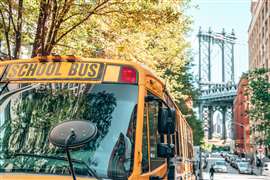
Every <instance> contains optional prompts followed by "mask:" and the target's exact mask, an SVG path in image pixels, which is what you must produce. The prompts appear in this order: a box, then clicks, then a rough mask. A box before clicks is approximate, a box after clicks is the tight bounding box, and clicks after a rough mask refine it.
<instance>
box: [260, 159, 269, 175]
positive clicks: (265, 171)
mask: <svg viewBox="0 0 270 180" xmlns="http://www.w3.org/2000/svg"><path fill="white" fill-rule="evenodd" d="M262 175H263V176H268V177H270V162H264V163H263V169H262Z"/></svg>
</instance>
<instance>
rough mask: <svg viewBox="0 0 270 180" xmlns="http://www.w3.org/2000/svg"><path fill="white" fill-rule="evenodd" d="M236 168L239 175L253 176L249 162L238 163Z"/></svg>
mask: <svg viewBox="0 0 270 180" xmlns="http://www.w3.org/2000/svg"><path fill="white" fill-rule="evenodd" d="M237 167H238V168H237V169H238V171H239V173H240V174H253V172H252V168H251V165H250V164H249V162H239V163H238V164H237Z"/></svg>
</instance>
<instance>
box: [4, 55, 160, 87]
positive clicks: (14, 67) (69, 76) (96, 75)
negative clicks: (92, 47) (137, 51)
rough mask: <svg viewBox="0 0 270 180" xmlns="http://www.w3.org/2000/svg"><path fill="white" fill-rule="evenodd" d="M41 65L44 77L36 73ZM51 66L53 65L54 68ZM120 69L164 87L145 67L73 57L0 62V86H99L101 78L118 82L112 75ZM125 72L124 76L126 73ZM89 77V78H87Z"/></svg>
mask: <svg viewBox="0 0 270 180" xmlns="http://www.w3.org/2000/svg"><path fill="white" fill-rule="evenodd" d="M93 63H94V64H93ZM39 64H40V65H39ZM44 64H48V67H47V70H48V71H49V72H47V73H46V69H45V70H44V71H43V72H38V71H39V70H40V69H42V68H46V67H39V66H45V65H44ZM49 64H50V65H49ZM52 64H55V66H54V65H52ZM56 64H61V66H60V65H59V66H57V65H56ZM71 64H74V66H71ZM76 64H78V65H76ZM75 65H76V67H75ZM82 66H84V67H82ZM123 66H125V67H130V68H131V69H132V68H134V69H135V70H136V72H138V73H139V74H138V75H139V76H149V77H152V78H154V79H156V80H157V81H158V82H159V84H161V85H162V88H164V83H163V82H162V80H161V79H160V78H158V77H157V76H156V75H155V73H154V72H153V71H152V70H150V69H149V68H148V67H147V66H145V65H143V64H141V63H138V62H132V61H123V60H115V59H102V58H81V57H76V56H38V57H34V58H30V59H18V60H5V61H1V62H0V77H1V81H2V82H3V81H9V82H12V81H13V82H19V81H20V82H22V81H53V80H69V81H72V80H76V82H80V81H84V82H85V81H98V82H101V81H102V79H101V78H102V76H103V77H104V78H107V80H108V81H116V80H118V76H117V73H116V72H118V74H119V73H121V72H120V71H121V67H123ZM76 68H77V71H79V70H81V71H83V72H77V74H76V73H75V69H76ZM87 68H88V70H89V72H87V70H86V69H87ZM108 68H110V70H108ZM68 69H69V72H68ZM53 70H54V73H53ZM57 70H58V71H57ZM72 70H74V71H72ZM91 70H92V71H91ZM95 70H99V71H100V72H95ZM128 70H130V69H128ZM128 70H127V73H128V72H129V71H128ZM40 71H42V70H40ZM71 71H72V72H73V73H72V72H71ZM101 71H106V72H101ZM108 71H110V73H109V74H108V75H107V74H106V73H107V72H108ZM57 73H58V74H57ZM85 73H86V74H85ZM5 74H6V75H5ZM130 74H132V71H131V72H130ZM80 75H81V76H80ZM89 75H91V77H90V78H89ZM106 75H107V76H106ZM86 76H87V77H86ZM116 76H117V77H116ZM137 83H144V82H141V81H140V78H139V81H138V82H137Z"/></svg>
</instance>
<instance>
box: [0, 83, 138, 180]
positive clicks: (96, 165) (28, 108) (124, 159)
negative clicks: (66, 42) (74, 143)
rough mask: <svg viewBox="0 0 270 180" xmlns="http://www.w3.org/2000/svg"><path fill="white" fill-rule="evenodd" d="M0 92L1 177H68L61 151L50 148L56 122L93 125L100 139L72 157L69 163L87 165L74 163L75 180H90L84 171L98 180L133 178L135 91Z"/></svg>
mask: <svg viewBox="0 0 270 180" xmlns="http://www.w3.org/2000/svg"><path fill="white" fill-rule="evenodd" d="M0 92H1V95H0V171H1V172H29V173H38V174H55V175H69V166H68V162H67V161H66V160H65V159H64V158H62V157H66V154H65V151H64V150H63V149H59V148H56V147H54V146H53V145H52V144H50V143H49V141H48V134H49V132H50V130H51V129H52V128H53V126H55V125H56V124H58V123H60V122H63V121H67V120H75V119H76V120H78V119H80V120H88V121H91V122H93V123H94V124H95V125H96V126H97V129H98V133H97V135H96V136H95V139H94V140H92V141H91V142H89V143H88V144H87V145H86V146H84V147H82V148H79V149H75V150H72V151H71V158H72V159H74V160H77V161H83V162H84V164H87V166H85V165H84V164H83V163H81V164H80V163H74V169H75V173H76V175H81V176H91V174H87V173H86V172H87V170H86V167H91V169H92V170H93V171H94V172H95V174H96V175H98V176H99V177H110V178H117V177H127V176H128V175H129V174H130V173H131V171H132V167H133V149H134V141H135V129H136V111H137V96H138V86H136V85H128V84H75V83H40V84H8V85H7V86H6V84H4V85H2V90H1V91H0ZM35 155H36V156H35ZM55 157H60V158H59V160H57V158H55ZM61 158H62V159H61Z"/></svg>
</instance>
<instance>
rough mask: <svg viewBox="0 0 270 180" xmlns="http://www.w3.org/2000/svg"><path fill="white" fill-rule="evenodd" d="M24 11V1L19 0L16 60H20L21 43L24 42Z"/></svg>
mask: <svg viewBox="0 0 270 180" xmlns="http://www.w3.org/2000/svg"><path fill="white" fill-rule="evenodd" d="M22 10H23V0H19V5H18V17H17V28H16V32H15V49H14V53H13V54H14V59H18V58H19V56H20V54H21V42H22V36H21V35H22Z"/></svg>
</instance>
